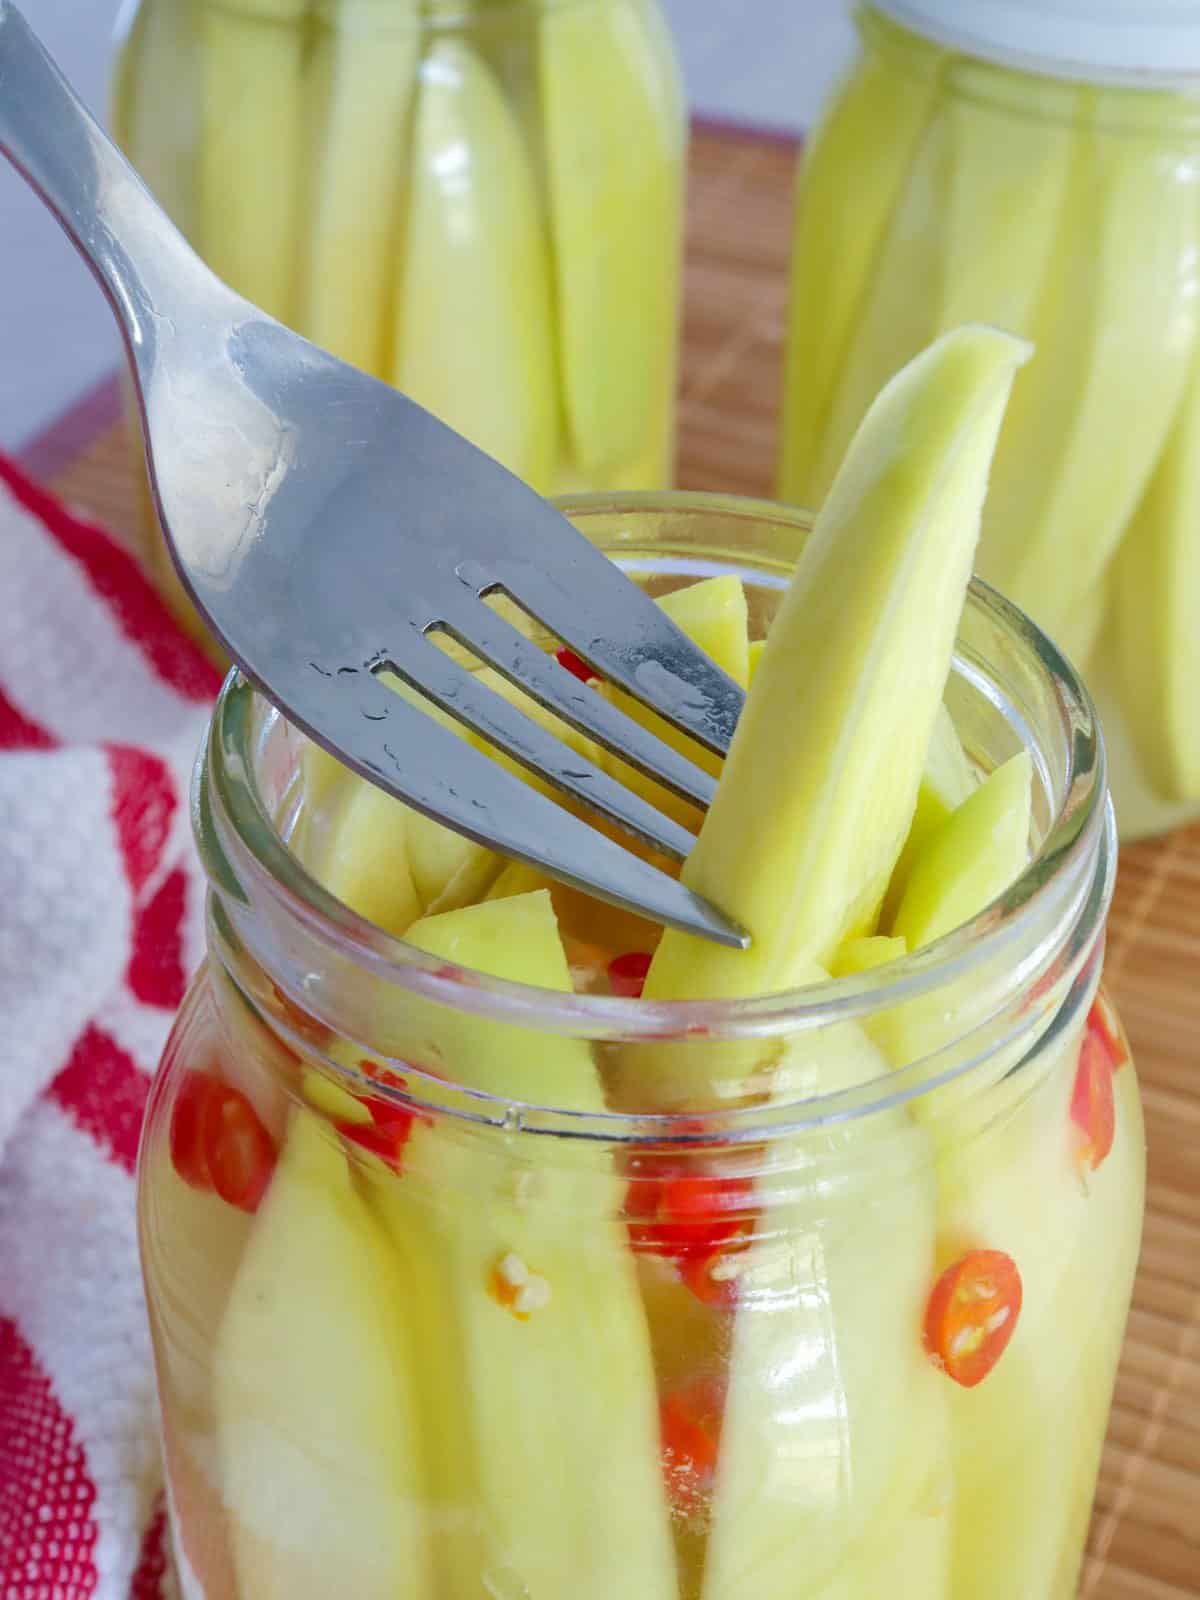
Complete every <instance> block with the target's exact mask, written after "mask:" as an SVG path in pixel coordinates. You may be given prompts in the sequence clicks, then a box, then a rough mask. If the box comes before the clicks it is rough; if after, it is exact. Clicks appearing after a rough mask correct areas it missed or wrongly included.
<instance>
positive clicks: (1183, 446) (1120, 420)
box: [779, 0, 1200, 837]
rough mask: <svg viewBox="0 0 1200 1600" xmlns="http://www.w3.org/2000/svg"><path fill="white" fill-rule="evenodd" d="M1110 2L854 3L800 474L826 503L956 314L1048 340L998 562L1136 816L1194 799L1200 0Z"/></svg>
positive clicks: (794, 366) (1016, 447) (1009, 490)
mask: <svg viewBox="0 0 1200 1600" xmlns="http://www.w3.org/2000/svg"><path fill="white" fill-rule="evenodd" d="M985 10H986V11H987V15H986V16H985V15H984V12H985ZM889 11H894V12H895V13H896V15H898V16H901V15H902V16H903V17H904V18H905V23H906V25H904V26H901V25H900V23H898V22H896V21H894V20H892V19H891V18H890V17H889V16H888V15H886V13H888V12H889ZM1102 11H1103V17H1102V18H1100V13H1099V12H1098V11H1097V9H1096V8H1090V9H1089V8H1087V7H1082V8H1081V7H1079V6H1077V5H1076V6H1069V5H1063V6H1053V5H1052V6H1047V7H1045V8H1042V7H1028V6H1018V5H1007V6H1006V5H1004V4H1000V5H997V6H992V7H990V8H982V7H979V8H977V7H974V6H972V5H970V4H949V3H948V0H914V3H912V4H907V3H906V4H903V5H895V6H893V5H891V4H890V3H889V0H878V3H870V4H866V5H864V6H863V7H862V8H861V9H860V11H859V15H858V26H859V32H860V36H861V53H860V57H859V61H858V63H857V65H856V66H855V67H854V69H853V71H852V72H851V73H850V75H849V76H848V78H847V79H846V80H845V82H844V83H843V84H841V85H840V86H839V88H838V89H837V90H836V92H835V93H834V95H833V96H832V98H831V100H830V102H829V104H828V106H827V108H826V110H825V112H824V115H823V117H822V120H821V122H820V124H819V126H818V128H817V129H816V130H815V132H814V135H813V137H812V138H811V139H810V140H809V141H808V143H807V145H806V148H805V153H804V161H803V167H802V171H801V176H800V183H799V189H798V194H797V210H796V228H795V239H794V260H793V267H792V274H793V276H792V303H791V313H790V332H789V341H788V357H787V377H786V389H785V404H784V416H783V428H782V455H781V463H780V474H779V487H780V493H781V495H782V497H783V498H785V499H788V500H792V501H795V502H798V503H801V504H806V505H814V506H815V505H819V504H820V503H821V500H822V499H823V497H824V494H825V492H826V491H827V489H828V487H829V484H830V482H831V480H832V476H833V473H834V471H835V469H836V467H837V463H838V462H839V461H840V459H841V456H842V453H843V452H844V450H845V448H846V445H847V443H848V441H849V439H850V437H851V435H852V433H853V431H854V429H855V428H856V427H857V425H858V423H859V421H860V420H861V418H862V416H863V413H864V411H865V410H866V407H867V405H868V404H869V402H870V400H871V398H872V397H873V396H874V394H875V393H876V391H877V390H878V389H879V387H880V385H881V384H882V383H883V382H885V381H886V380H887V379H888V378H889V377H890V376H891V375H892V374H893V373H894V372H895V371H896V370H897V369H898V368H899V367H900V366H901V365H902V364H903V363H904V362H905V361H907V360H909V359H910V358H911V357H912V356H913V355H914V354H915V353H916V352H917V351H918V350H919V349H921V348H922V347H923V346H924V345H925V344H926V343H928V341H929V340H930V339H932V338H934V337H935V336H936V335H937V334H938V333H939V332H941V331H943V330H945V329H948V328H952V327H954V326H956V325H957V324H958V323H960V322H962V321H964V320H967V319H976V320H980V321H984V322H989V323H992V324H995V325H996V326H999V327H1003V328H1007V329H1010V330H1012V331H1014V332H1017V333H1020V334H1022V335H1025V336H1028V337H1029V338H1030V339H1031V340H1033V342H1034V344H1035V345H1036V349H1037V354H1036V356H1035V358H1034V359H1033V360H1032V361H1031V362H1030V363H1029V365H1028V367H1027V368H1026V369H1025V370H1024V371H1023V372H1022V373H1021V375H1020V377H1019V378H1018V380H1017V383H1016V385H1015V388H1014V393H1013V401H1012V405H1011V407H1010V408H1009V413H1008V416H1007V418H1006V421H1005V425H1004V428H1003V431H1002V434H1001V438H1000V444H999V448H998V450H997V454H996V460H995V464H994V468H993V474H992V481H991V487H990V489H989V493H988V500H987V505H986V508H985V512H984V524H983V534H982V539H981V542H980V551H979V571H980V573H981V575H982V576H983V577H984V578H986V579H987V580H988V581H989V582H990V583H993V584H994V585H995V586H996V587H997V588H998V589H1000V591H1001V592H1002V593H1004V594H1006V595H1008V596H1009V597H1010V598H1011V599H1013V600H1014V601H1016V603H1017V604H1018V605H1020V606H1022V607H1023V608H1024V609H1025V610H1027V611H1028V612H1029V614H1030V615H1031V616H1032V617H1033V618H1034V619H1035V620H1036V621H1037V622H1038V623H1039V625H1040V626H1041V627H1042V628H1043V629H1044V630H1045V631H1046V633H1048V634H1049V635H1050V637H1051V638H1052V639H1053V640H1054V641H1055V643H1056V644H1057V645H1058V646H1059V647H1060V648H1061V649H1062V650H1063V651H1064V652H1065V653H1066V654H1067V655H1068V657H1069V658H1070V659H1071V660H1072V661H1073V662H1074V663H1075V664H1076V665H1077V666H1078V667H1079V668H1080V670H1081V671H1082V672H1083V674H1084V676H1085V678H1086V679H1087V680H1088V682H1089V683H1090V684H1091V685H1092V687H1093V689H1094V690H1095V692H1096V694H1097V697H1098V700H1099V703H1100V708H1101V713H1102V720H1103V722H1104V725H1105V728H1106V731H1107V732H1108V734H1109V739H1110V775H1111V781H1112V786H1113V793H1114V798H1115V800H1116V807H1117V820H1118V825H1119V827H1120V830H1121V834H1122V837H1135V836H1138V835H1141V834H1145V833H1150V832H1154V831H1159V830H1161V829H1163V828H1165V827H1168V826H1171V825H1173V824H1174V823H1176V822H1178V821H1182V820H1184V819H1186V818H1188V817H1192V816H1195V815H1197V814H1200V710H1198V708H1197V701H1196V694H1195V685H1196V684H1197V683H1198V682H1200V531H1198V530H1200V519H1198V515H1197V508H1198V507H1200V277H1198V268H1197V263H1198V262H1200V100H1197V97H1196V94H1195V91H1194V87H1191V86H1184V85H1185V84H1188V85H1191V84H1194V81H1195V78H1194V69H1195V67H1196V65H1197V64H1198V63H1200V10H1198V9H1197V8H1195V7H1190V8H1189V7H1178V8H1172V9H1171V15H1170V18H1166V16H1165V13H1156V14H1155V15H1153V16H1146V14H1145V13H1146V8H1144V7H1142V6H1140V5H1137V4H1130V5H1129V6H1127V7H1125V8H1122V7H1121V6H1119V5H1118V6H1116V7H1113V6H1109V7H1105V8H1102ZM1177 13H1178V16H1177ZM1064 18H1066V20H1065V21H1064V20H1063V19H1064ZM1098 18H1099V19H1100V20H1097V19H1098ZM997 19H998V20H997ZM1001 24H1003V27H1001ZM1168 26H1169V27H1170V29H1171V30H1172V40H1173V45H1172V48H1173V51H1174V54H1173V56H1171V57H1170V59H1171V61H1172V63H1173V65H1171V66H1168V65H1160V64H1158V59H1157V57H1154V56H1153V55H1152V51H1151V48H1150V46H1151V45H1153V44H1154V43H1155V40H1154V39H1152V38H1151V36H1152V35H1154V34H1155V30H1156V29H1158V30H1162V29H1164V28H1166V27H1168ZM1122 28H1123V29H1124V30H1125V31H1124V33H1123V34H1121V32H1120V30H1121V29H1122ZM989 29H994V30H995V34H996V37H995V39H992V38H991V35H990V34H989V33H988V30H989ZM1088 29H1090V30H1091V31H1090V32H1089V31H1087V30H1088ZM918 30H920V31H918ZM1110 35H1111V39H1110V37H1109V36H1110ZM1180 37H1183V39H1184V44H1185V45H1186V44H1187V40H1188V39H1190V41H1191V42H1190V45H1188V46H1187V48H1186V49H1185V48H1184V47H1183V45H1181V44H1180ZM1054 41H1057V44H1058V47H1059V50H1060V54H1058V55H1055V54H1054V53H1053V52H1052V48H1051V45H1052V43H1053V42H1054ZM1147 41H1149V43H1147ZM1110 44H1111V47H1112V51H1111V59H1110V58H1109V56H1106V55H1105V51H1106V50H1107V49H1108V47H1109V45H1110ZM1088 51H1090V52H1091V53H1092V57H1093V59H1091V60H1089V58H1088V54H1087V52H1088ZM1163 53H1164V52H1161V51H1160V52H1159V55H1162V54H1163ZM1143 58H1145V59H1143ZM1135 69H1137V70H1136V71H1135ZM1189 72H1191V73H1192V77H1191V79H1190V80H1189V78H1188V73H1189Z"/></svg>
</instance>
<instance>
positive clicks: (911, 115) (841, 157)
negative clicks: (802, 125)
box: [779, 12, 942, 506]
mask: <svg viewBox="0 0 1200 1600" xmlns="http://www.w3.org/2000/svg"><path fill="white" fill-rule="evenodd" d="M860 26H861V27H863V28H865V29H867V30H869V34H870V37H871V39H872V41H873V42H874V43H875V44H876V48H874V49H872V50H871V51H870V53H869V54H868V55H867V56H866V57H865V58H864V60H863V62H862V64H861V65H860V66H859V67H858V68H857V69H856V70H855V72H854V73H853V75H852V76H851V77H850V78H849V79H848V80H847V82H846V84H845V87H844V88H843V89H842V91H841V93H840V94H839V95H838V96H837V97H836V98H835V99H834V100H833V101H832V102H831V104H830V108H829V110H828V112H827V113H826V116H825V118H824V120H823V121H822V123H821V124H820V125H819V126H818V127H817V129H816V130H815V132H814V133H813V135H812V137H811V139H810V140H809V143H808V146H807V148H806V150H805V154H804V161H803V163H802V165H801V168H800V178H799V186H798V191H797V196H796V221H795V231H794V236H793V240H792V260H793V262H794V263H795V266H794V268H793V275H792V285H791V300H792V307H793V311H792V316H791V317H790V319H789V324H788V329H789V331H788V349H787V371H788V382H787V386H786V388H785V391H784V402H783V419H782V423H781V427H780V440H781V454H780V466H779V493H780V496H781V497H782V498H783V499H785V500H791V501H794V502H796V503H797V504H799V505H807V506H817V505H819V504H820V501H821V490H820V486H819V485H818V483H817V481H816V479H815V476H814V472H815V467H816V461H817V456H818V454H819V448H820V442H821V439H822V437H823V436H824V433H825V429H826V426H827V424H828V418H829V408H830V405H831V403H832V400H833V395H834V392H835V390H836V388H837V387H838V380H839V374H840V372H841V370H842V366H843V362H844V359H845V353H846V347H847V345H848V343H849V341H850V337H851V330H852V328H853V327H854V323H855V321H856V319H857V318H858V316H859V314H860V307H861V305H862V301H863V298H864V296H865V294H866V292H867V287H868V284H869V282H870V279H871V275H872V273H873V270H874V269H875V267H876V265H877V260H878V256H879V253H880V250H881V248H882V242H883V239H884V237H885V235H886V232H887V228H888V224H889V221H890V219H891V216H892V213H893V210H894V208H895V206H896V204H897V199H898V197H899V195H900V193H901V191H902V189H903V186H904V182H905V178H906V176H907V173H908V169H909V166H910V164H911V162H912V159H913V154H914V152H915V150H916V149H917V147H918V144H919V143H920V140H921V139H922V137H923V135H924V134H925V131H926V129H927V127H928V125H929V122H930V120H931V118H932V116H933V112H934V105H935V101H936V97H937V91H938V84H939V78H940V68H941V60H942V58H941V54H940V52H936V51H933V50H930V49H928V48H927V47H925V46H922V45H918V44H916V43H914V42H910V40H909V37H908V36H907V35H904V34H902V33H901V31H900V30H899V29H898V28H895V27H894V26H893V25H892V24H891V23H890V22H888V21H887V20H886V19H884V18H883V17H881V16H880V15H879V14H878V13H877V12H869V13H867V15H866V19H865V20H864V21H862V22H861V23H860ZM897 52H900V53H902V63H901V64H900V66H899V70H898V63H897V60H896V59H895V57H896V55H897ZM848 172H853V173H854V174H855V189H854V200H853V204H852V205H847V204H846V174H847V173H848Z"/></svg>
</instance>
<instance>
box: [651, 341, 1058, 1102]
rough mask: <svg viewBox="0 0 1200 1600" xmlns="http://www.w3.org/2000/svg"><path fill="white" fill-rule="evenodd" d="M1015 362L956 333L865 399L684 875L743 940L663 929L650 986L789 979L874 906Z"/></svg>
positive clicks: (930, 720) (900, 828)
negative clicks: (733, 922) (733, 942)
mask: <svg viewBox="0 0 1200 1600" xmlns="http://www.w3.org/2000/svg"><path fill="white" fill-rule="evenodd" d="M1027 353H1028V346H1026V345H1024V344H1022V343H1021V342H1020V341H1018V340H1015V339H1012V338H1011V337H1009V336H1008V335H1006V334H1001V333H997V332H994V331H992V330H989V329H984V328H974V329H964V330H962V331H961V332H959V333H956V334H951V335H947V336H946V337H945V338H943V339H941V340H939V341H938V342H937V343H936V344H935V345H933V346H932V347H931V348H930V349H929V350H928V351H926V352H925V353H924V354H923V355H921V356H919V357H918V358H917V359H916V360H915V361H914V362H912V363H911V365H910V366H909V367H908V368H906V369H905V371H904V372H902V373H901V374H900V375H899V376H898V377H897V378H896V379H895V380H894V381H893V382H892V383H891V384H889V385H888V387H887V388H886V389H885V390H884V392H883V393H882V394H881V395H880V397H879V399H878V401H877V402H876V404H875V405H874V406H873V407H872V409H871V412H870V413H869V415H868V417H867V420H866V422H865V423H864V426H863V428H862V430H861V432H860V433H859V435H858V436H857V438H856V440H855V442H854V445H853V446H852V448H851V450H850V453H849V455H848V456H847V459H846V463H845V465H844V467H843V469H842V472H841V473H840V474H839V476H838V481H837V484H836V485H835V487H834V490H833V492H832V493H831V495H830V497H829V499H828V500H827V501H826V503H825V505H824V507H823V508H822V510H821V513H820V516H819V517H818V519H817V523H816V526H815V528H814V530H813V533H812V535H811V537H810V538H809V540H808V542H807V544H806V546H805V549H804V551H803V553H802V555H801V557H800V560H799V562H798V564H797V567H796V573H795V577H794V579H793V581H792V585H791V588H790V589H789V591H788V594H787V596H786V597H785V599H784V601H783V605H782V607H781V609H780V612H779V614H778V616H777V617H776V619H775V622H774V624H773V626H772V629H771V633H770V636H769V638H768V640H767V645H766V649H765V651H764V652H763V656H762V660H761V662H760V664H759V667H758V671H757V675H756V678H755V683H754V691H753V693H752V694H751V695H750V696H749V698H748V700H747V703H746V707H745V710H744V712H743V714H742V718H741V721H740V724H739V726H738V729H737V732H736V734H735V736H734V740H733V744H732V747H731V749H730V752H729V756H728V759H727V761H726V764H725V772H724V776H723V779H722V782H721V785H720V787H719V788H718V791H717V795H716V799H715V801H714V804H713V806H712V808H711V810H710V811H709V813H708V816H707V818H706V820H705V824H704V827H703V829H702V830H701V833H700V837H699V840H698V842H697V844H696V847H695V849H694V850H693V851H692V853H691V855H690V856H689V858H688V860H687V862H686V864H685V866H684V870H683V877H684V881H685V882H686V883H687V884H688V885H689V887H691V888H693V889H696V890H698V891H699V892H700V893H702V894H705V895H707V896H709V897H710V898H712V899H713V900H714V901H715V903H716V904H718V905H720V906H722V907H723V908H724V909H725V910H727V911H728V912H729V913H730V914H731V915H734V916H736V917H737V918H738V919H739V921H741V922H742V924H743V925H744V926H745V927H746V928H748V929H749V931H750V933H751V934H752V936H753V938H754V944H753V947H752V948H751V949H750V951H749V952H745V953H743V952H737V951H727V950H722V949H719V948H717V947H716V946H710V945H705V944H703V943H702V942H701V941H699V940H695V939H692V938H690V937H688V936H687V935H685V934H681V933H677V932H675V931H673V930H668V931H667V933H666V934H665V935H664V937H663V940H662V943H661V944H660V945H659V947H658V951H657V953H656V955H655V958H654V963H653V965H652V966H651V968H650V973H649V975H648V979H647V984H646V991H645V992H646V995H647V997H649V998H662V999H666V998H682V997H685V996H689V995H690V996H702V997H706V998H713V997H717V996H722V995H744V994H752V993H763V992H770V991H771V990H774V989H778V988H781V987H785V986H786V985H787V984H788V983H790V982H791V981H792V973H793V972H794V971H795V970H796V969H797V968H798V967H803V965H804V964H805V963H806V962H811V961H813V960H824V961H828V960H829V959H830V957H831V956H832V954H833V952H834V951H835V950H836V948H837V946H838V945H839V944H840V943H841V941H842V940H843V939H844V938H846V937H847V936H848V935H849V934H851V933H853V932H855V931H856V930H861V929H862V928H863V927H864V926H867V925H869V923H870V921H871V920H872V919H873V917H874V916H875V914H876V912H877V911H878V908H879V904H880V901H881V900H882V897H883V893H884V890H885V888H886V886H887V882H888V878H889V876H890V874H891V871H892V868H893V866H894V864H895V860H896V857H897V855H898V854H899V851H900V848H901V845H902V844H903V842H904V838H905V835H906V833H907V831H908V826H909V823H910V821H911V818H912V814H913V809H914V806H915V803H916V797H917V789H918V786H919V783H920V778H921V772H922V770H923V767H924V764H925V759H926V753H927V751H928V748H929V744H930V740H931V738H932V734H933V729H934V726H935V724H936V722H937V719H938V715H939V708H940V706H941V702H942V693H943V689H944V687H945V682H946V677H947V675H948V672H949V666H950V659H951V652H952V649H953V643H954V637H955V632H956V629H957V624H958V618H959V613H960V611H961V609H962V604H963V599H964V596H965V592H966V585H967V581H968V579H969V576H970V568H971V561H972V557H973V554H974V545H975V539H976V536H977V530H978V525H979V512H980V506H981V503H982V499H983V494H984V489H985V485H986V481H987V471H988V464H989V461H990V458H991V453H992V450H993V448H994V445H995V439H996V434H997V432H998V430H999V426H1000V421H1001V418H1002V416H1003V412H1004V406H1005V403H1006V401H1007V398H1008V392H1009V389H1010V387H1011V384H1012V380H1013V376H1014V374H1015V372H1016V369H1017V367H1018V365H1019V364H1020V363H1021V361H1023V360H1024V359H1025V357H1026V355H1027ZM781 730H787V736H786V737H785V738H781ZM660 1087H665V1085H662V1086H660Z"/></svg>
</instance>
